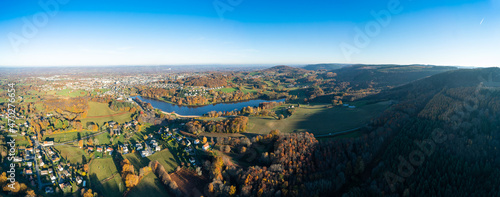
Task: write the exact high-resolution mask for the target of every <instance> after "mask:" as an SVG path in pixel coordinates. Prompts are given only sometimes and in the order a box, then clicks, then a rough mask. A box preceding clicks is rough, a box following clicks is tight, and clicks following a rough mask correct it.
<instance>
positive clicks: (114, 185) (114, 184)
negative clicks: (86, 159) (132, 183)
mask: <svg viewBox="0 0 500 197" xmlns="http://www.w3.org/2000/svg"><path fill="white" fill-rule="evenodd" d="M89 175H90V182H91V184H92V187H93V188H96V189H97V190H98V192H99V194H102V195H103V196H112V197H115V196H121V195H122V192H123V191H125V184H124V183H123V182H122V179H121V177H120V174H119V173H118V170H117V169H116V166H115V163H114V161H113V159H111V158H102V159H94V160H93V161H92V163H91V165H90V171H89ZM110 177H112V178H110Z"/></svg>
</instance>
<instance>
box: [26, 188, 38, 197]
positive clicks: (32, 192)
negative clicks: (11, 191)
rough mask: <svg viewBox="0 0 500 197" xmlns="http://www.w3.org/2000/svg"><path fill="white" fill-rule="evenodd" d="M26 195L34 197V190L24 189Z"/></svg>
mask: <svg viewBox="0 0 500 197" xmlns="http://www.w3.org/2000/svg"><path fill="white" fill-rule="evenodd" d="M26 197H36V194H35V191H34V190H32V189H28V191H26Z"/></svg>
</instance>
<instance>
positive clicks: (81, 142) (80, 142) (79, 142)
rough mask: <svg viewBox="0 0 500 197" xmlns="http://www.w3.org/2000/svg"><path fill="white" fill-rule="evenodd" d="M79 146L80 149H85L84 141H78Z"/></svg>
mask: <svg viewBox="0 0 500 197" xmlns="http://www.w3.org/2000/svg"><path fill="white" fill-rule="evenodd" d="M78 146H80V148H83V140H79V141H78Z"/></svg>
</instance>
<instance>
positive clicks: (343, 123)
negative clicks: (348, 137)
mask: <svg viewBox="0 0 500 197" xmlns="http://www.w3.org/2000/svg"><path fill="white" fill-rule="evenodd" d="M358 104H359V106H357V107H356V108H354V109H351V108H347V107H342V106H335V107H329V106H331V105H327V104H314V105H313V104H311V105H301V106H300V107H299V108H297V109H296V112H295V113H294V114H293V115H292V116H291V117H288V118H285V119H283V120H277V119H275V118H273V117H250V118H249V124H248V131H247V132H249V133H258V134H266V133H269V132H270V131H271V130H273V129H278V130H280V131H282V132H301V131H309V132H313V133H314V134H324V133H330V132H338V131H343V130H348V129H353V128H357V127H360V126H363V125H365V124H366V123H368V122H369V121H370V119H371V118H373V117H375V116H376V115H378V114H380V113H381V112H382V111H383V110H384V109H386V108H387V106H388V104H387V103H376V104H369V105H365V104H362V103H358ZM279 111H280V109H278V112H279ZM278 112H277V113H278Z"/></svg>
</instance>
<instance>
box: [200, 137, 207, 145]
mask: <svg viewBox="0 0 500 197" xmlns="http://www.w3.org/2000/svg"><path fill="white" fill-rule="evenodd" d="M201 143H202V144H206V143H207V137H205V136H203V138H202V139H201Z"/></svg>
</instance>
